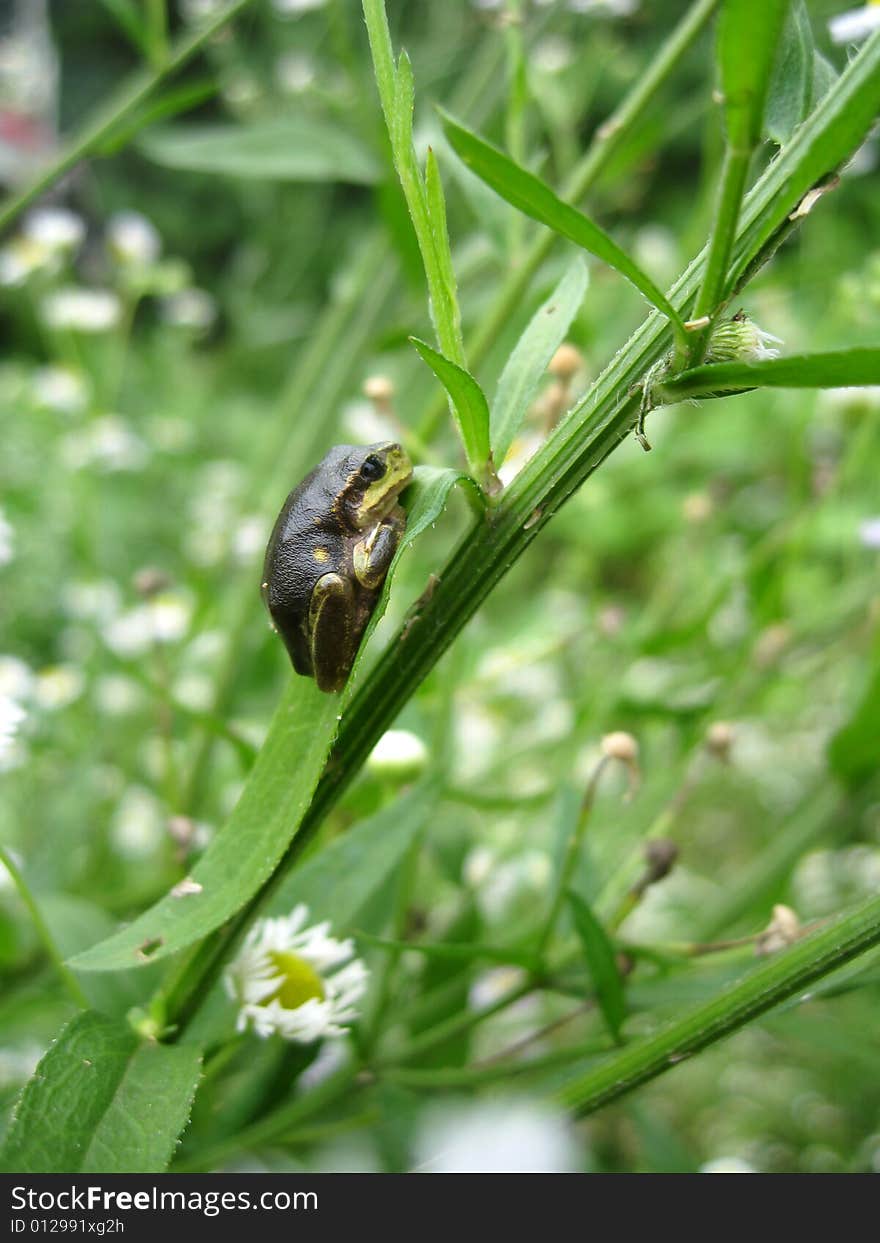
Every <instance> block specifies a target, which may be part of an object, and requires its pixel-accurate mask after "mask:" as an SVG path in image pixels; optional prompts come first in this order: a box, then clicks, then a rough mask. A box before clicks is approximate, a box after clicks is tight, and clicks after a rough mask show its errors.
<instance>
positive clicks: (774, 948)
mask: <svg viewBox="0 0 880 1243" xmlns="http://www.w3.org/2000/svg"><path fill="white" fill-rule="evenodd" d="M800 935H801V921H800V920H799V919H798V917H797V914H796V912H795V911H793V910H792V909H791V907H790V906H782V905H781V904H779V905H777V906H774V908H773V918H772V919H771V920H770V923H769V924H768V925H767V927H766V928H765V929H764V931H763V932H762V933H761V935H760V936H759V937H758V939H757V940H756V941H755V953H756V954H760V955H764V954H775V953H777V952H778V951H779V950H783V949H785V948H786V946H788V945H793V944H794V943H795V941H796V940H797V939H798V937H799V936H800Z"/></svg>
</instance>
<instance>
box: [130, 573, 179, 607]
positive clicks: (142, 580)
mask: <svg viewBox="0 0 880 1243" xmlns="http://www.w3.org/2000/svg"><path fill="white" fill-rule="evenodd" d="M131 581H132V586H133V587H134V589H135V591H136V592H137V594H138V595H139V596H142V597H143V599H144V600H150V599H152V597H153V596H158V595H159V593H160V592H163V591H167V590H168V588H169V587H170V586H171V584H172V582H173V579H172V578H171V575H170V574H169V573H167V571H165V570H162V569H160V568H159V567H158V566H155V565H145V566H144V567H143V569H140V570H136V571H135V573H134V575H133V577H132V580H131Z"/></svg>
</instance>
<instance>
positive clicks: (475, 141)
mask: <svg viewBox="0 0 880 1243" xmlns="http://www.w3.org/2000/svg"><path fill="white" fill-rule="evenodd" d="M441 115H442V120H443V128H444V130H445V132H446V137H447V138H448V140H449V142H450V144H451V145H452V147H453V148H454V150H455V151H457V152H458V155H459V157H460V158H461V159H462V160H463V161H464V163H465V164H466V165H467V167H468V168H470V169H471V170H472V171H473V172H475V173H476V174H477V176H478V177H480V178H481V179H482V180H483V181H485V182H486V184H487V185H489V186H491V187H492V189H493V190H494V191H495V192H496V194H500V195H501V197H502V198H503V199H506V200H507V202H508V203H511V204H512V205H513V206H514V207H516V208H518V209H519V210H520V211H521V212H525V214H526V215H527V216H531V217H532V219H533V220H537V221H539V222H540V223H541V224H545V225H547V227H548V228H550V229H553V230H554V232H556V233H558V234H560V236H561V237H567V238H568V240H569V241H571V242H574V243H575V244H576V245H578V246H582V247H583V249H584V250H586V251H589V253H590V254H591V255H595V256H596V258H597V259H601V260H603V262H605V263H607V264H608V265H609V267H612V268H614V269H615V271H617V272H619V273H620V274H621V276H625V277H626V279H627V280H628V281H631V282H632V284H633V285H635V287H636V289H638V290H640V292H641V293H643V294H644V296H645V297H646V298H647V299H648V301H649V302H650V303H651V304H652V306H655V307H657V309H658V310H659V311H662V312H663V314H664V315H665V316H667V318H668V319H669V320H670V321H671V322H672V324H673V327H674V328H675V329H676V332H677V333H678V334H679V336H680V337H681V339H682V340H683V341H684V340H687V333H686V332H685V329H684V325H683V323H682V320H681V316H680V315H679V314H678V312H677V311H676V310H675V308H674V307H673V306H672V304H671V303H670V302H669V300H668V299H667V298H666V296H665V295H664V294H663V293H662V292H661V291H660V289H658V287H657V286H656V285H655V284H654V282H653V281H652V280H651V278H650V277H649V276H647V275H646V274H645V273H644V272H643V271H642V270H641V268H640V267H638V265H637V264H636V263H635V262H634V261H633V260H632V259H631V258H630V257H629V255H628V254H627V253H626V251H624V250H622V249H621V248H620V247H619V246H618V245H617V243H616V242H615V241H614V240H613V239H612V238H610V237H609V236H608V234H607V233H605V232H604V231H603V230H602V229H600V228H599V226H598V225H597V224H594V222H593V221H592V220H590V219H589V218H588V217H587V216H585V215H584V214H583V212H580V211H578V210H577V208H576V207H572V206H571V205H570V204H568V203H565V202H563V201H562V199H561V198H559V196H558V195H557V194H556V193H555V192H554V191H553V190H551V189H550V187H549V186H548V185H546V183H545V182H543V181H541V180H540V178H538V177H536V176H535V175H534V173H530V172H528V171H527V170H526V169H524V168H522V167H520V165H519V164H515V163H514V161H513V160H511V159H509V157H508V156H506V155H505V154H504V153H503V152H502V151H499V150H498V148H497V147H493V146H491V145H490V144H489V143H487V142H486V141H485V140H484V139H482V138H480V137H479V136H478V135H477V134H474V133H473V132H472V131H471V130H468V129H465V128H464V126H462V125H459V123H458V122H457V121H455V120H453V118H452V117H451V116H449V115H448V114H447V113H442V114H441Z"/></svg>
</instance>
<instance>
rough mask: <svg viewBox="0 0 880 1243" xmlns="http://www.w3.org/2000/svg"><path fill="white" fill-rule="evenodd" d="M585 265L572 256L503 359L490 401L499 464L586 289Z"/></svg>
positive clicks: (492, 432) (494, 447) (494, 448)
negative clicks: (492, 398)
mask: <svg viewBox="0 0 880 1243" xmlns="http://www.w3.org/2000/svg"><path fill="white" fill-rule="evenodd" d="M587 280H588V273H587V265H586V264H585V263H584V262H583V260H581V259H577V260H575V262H574V263H573V264H572V266H571V267H570V268H569V269H568V271H567V272H566V274H565V276H563V278H562V280H561V281H560V282H559V284H558V285H557V286H556V288H555V289H554V290H553V293H552V294H551V295H550V297H549V298H548V299H547V301H546V302H545V303H544V304H543V306H540V307H539V308H538V310H537V311H536V312H535V314H534V315H533V317H532V319H531V320H530V321H529V324H528V327H527V328H526V330H525V332H524V333H523V334H522V336H521V337H520V339H519V341H517V343H516V346H515V347H514V350H513V353H512V354H511V355H510V358H509V359H508V360H507V363H506V365H505V367H504V370H503V371H502V373H501V378H500V379H499V381H498V391H497V393H496V394H495V401H494V403H493V405H492V416H491V438H492V453H493V456H494V458H495V461H496V462H497V463H498V464H499V465H500V464H501V463H502V462H503V461H504V457H505V454H506V453H507V450H508V449H509V448H510V446H511V443H512V442H513V439H514V437H515V436H516V434H517V432H518V431H519V429H520V426H521V424H522V421H523V419H524V418H525V415H526V411H527V410H528V408H529V405H530V403H531V401H532V398H533V397H534V395H535V390H536V389H537V387H538V385H539V383H540V382H541V379H542V377H543V376H544V374H545V373H546V371H547V367H548V365H549V363H550V359H551V358H552V357H553V355H554V354H555V353H556V350H557V348H558V347H559V346H560V345H561V343H562V341H563V340H564V339H565V334H566V333H567V332H568V329H569V327H570V325H571V321H572V320H573V319H574V317H575V315H576V314H577V309H578V307H579V306H580V304H581V302H582V301H583V297H584V293H585V292H586V289H587Z"/></svg>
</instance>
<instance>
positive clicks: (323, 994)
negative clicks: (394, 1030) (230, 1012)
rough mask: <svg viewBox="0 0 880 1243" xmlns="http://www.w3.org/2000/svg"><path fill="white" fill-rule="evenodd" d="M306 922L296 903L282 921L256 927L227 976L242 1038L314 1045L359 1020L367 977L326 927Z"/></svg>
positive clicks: (262, 922) (305, 911)
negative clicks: (247, 1034) (278, 1038)
mask: <svg viewBox="0 0 880 1243" xmlns="http://www.w3.org/2000/svg"><path fill="white" fill-rule="evenodd" d="M308 914H309V912H308V907H306V906H304V905H303V904H302V903H300V904H299V905H298V906H296V907H295V908H294V909H293V911H291V913H290V915H288V916H286V917H285V916H280V917H278V918H275V919H261V920H259V921H258V922H257V923H256V924H255V925H254V927H253V928H252V929H251V931H250V933H249V934H248V937H247V940H246V941H245V943H244V945H243V946H242V949H241V952H240V953H239V955H238V957H237V958H236V959H235V961H234V962H232V963H231V964H230V966H229V967H228V968H227V970H226V974H225V984H226V991H227V992H228V993H229V996H230V997H232V998H233V1000H234V1001H236V1002H237V1003H238V1005H239V1007H240V1009H239V1013H238V1023H237V1026H238V1030H239V1031H245V1030H247V1028H249V1027H252V1028H253V1030H254V1031H255V1032H256V1034H257V1035H258V1036H263V1037H266V1036H273V1035H279V1036H281V1037H282V1039H284V1040H291V1041H296V1042H298V1043H300V1044H311V1043H312V1041H314V1040H320V1039H322V1038H323V1037H325V1036H341V1035H343V1034H344V1033H345V1032H346V1030H347V1027H346V1026H345V1025H346V1024H347V1023H350V1022H351V1021H352V1020H353V1019H355V1018H356V1017H357V1008H356V1006H357V1002H358V1001H360V999H361V997H363V995H364V992H365V991H366V987H367V980H368V978H369V973H368V972H367V969H366V967H365V966H364V964H363V963H362V962H361V960H360V959H359V958H355V957H354V944H353V942H352V941H350V940H346V941H337V940H336V939H335V938H334V937H331V936H330V935H329V931H330V924H329V923H322V924H314V925H312V926H311V927H310V928H307V927H305V924H306V921H307V919H308Z"/></svg>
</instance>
